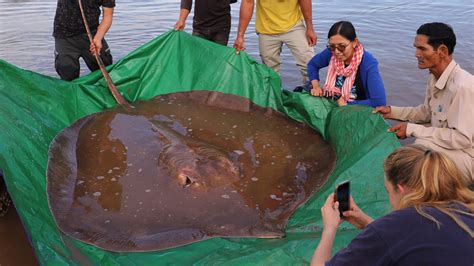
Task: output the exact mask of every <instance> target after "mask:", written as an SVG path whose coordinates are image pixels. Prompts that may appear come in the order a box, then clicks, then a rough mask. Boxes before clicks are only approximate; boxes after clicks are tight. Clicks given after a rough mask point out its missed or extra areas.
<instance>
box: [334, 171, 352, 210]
mask: <svg viewBox="0 0 474 266" xmlns="http://www.w3.org/2000/svg"><path fill="white" fill-rule="evenodd" d="M350 194H351V193H350V181H349V180H346V181H344V182H342V183H339V184H338V185H337V186H336V189H335V191H334V197H335V198H334V201H337V202H339V217H341V218H344V216H343V215H342V213H343V212H345V211H348V210H350V205H349V196H350Z"/></svg>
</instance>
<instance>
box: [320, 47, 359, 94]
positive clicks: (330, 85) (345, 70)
mask: <svg viewBox="0 0 474 266" xmlns="http://www.w3.org/2000/svg"><path fill="white" fill-rule="evenodd" d="M363 55H364V47H363V46H362V44H361V43H359V44H358V45H357V46H356V47H355V49H354V55H353V56H352V60H351V63H350V64H349V66H347V67H344V62H343V61H342V60H338V59H336V57H335V56H334V52H332V56H331V61H329V69H328V74H327V76H326V84H324V88H323V92H324V95H325V96H331V97H332V96H334V95H341V97H342V98H343V99H344V100H346V101H348V102H351V101H353V100H354V99H352V98H350V97H351V88H352V86H354V82H355V79H356V74H357V69H358V68H359V65H360V62H361V61H362V56H363ZM337 76H344V77H346V79H345V80H344V85H342V91H341V90H340V89H339V88H337V87H336V86H334V85H335V84H336V77H337Z"/></svg>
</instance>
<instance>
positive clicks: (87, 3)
mask: <svg viewBox="0 0 474 266" xmlns="http://www.w3.org/2000/svg"><path fill="white" fill-rule="evenodd" d="M81 2H82V6H83V9H84V14H85V15H86V17H87V22H88V24H89V28H90V30H91V32H95V31H96V30H97V27H99V17H100V7H101V6H103V7H108V8H113V7H115V0H82V1H81ZM83 33H86V28H85V27H84V22H83V21H82V15H81V10H80V9H79V5H78V2H77V0H58V5H57V7H56V15H55V17H54V30H53V36H54V37H55V38H61V39H63V38H68V37H73V36H77V35H80V34H83Z"/></svg>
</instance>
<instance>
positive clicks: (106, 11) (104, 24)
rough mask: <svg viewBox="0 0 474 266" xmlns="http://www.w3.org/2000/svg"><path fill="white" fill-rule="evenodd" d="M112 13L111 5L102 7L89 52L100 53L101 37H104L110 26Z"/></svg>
mask: <svg viewBox="0 0 474 266" xmlns="http://www.w3.org/2000/svg"><path fill="white" fill-rule="evenodd" d="M113 15H114V9H113V8H111V7H103V8H102V21H101V22H100V24H99V27H98V28H97V33H96V34H95V35H94V38H93V40H92V44H91V48H90V49H91V52H92V53H94V52H97V53H99V54H100V51H101V50H102V39H104V36H105V34H106V33H107V32H108V31H109V29H110V26H112V17H113Z"/></svg>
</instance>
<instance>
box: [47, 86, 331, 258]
mask: <svg viewBox="0 0 474 266" xmlns="http://www.w3.org/2000/svg"><path fill="white" fill-rule="evenodd" d="M223 106H225V108H224V107H223ZM231 108H233V109H231ZM334 163H335V154H334V151H333V149H332V148H331V146H330V145H329V144H327V143H326V142H324V141H323V140H322V138H321V136H320V135H319V134H317V133H316V132H315V131H314V130H312V129H311V128H309V127H306V126H304V125H302V124H299V123H296V122H294V121H292V120H289V119H288V118H286V117H284V116H283V115H281V114H280V113H277V112H275V111H272V110H270V109H264V108H261V107H257V106H254V105H252V104H251V103H250V102H249V101H248V100H247V99H245V98H241V97H237V96H231V95H225V94H222V93H209V92H205V91H195V92H191V93H175V94H170V95H166V96H162V97H159V98H157V99H155V100H152V101H148V102H141V103H138V104H137V105H136V108H135V109H133V110H126V109H122V108H117V109H114V110H110V111H107V112H103V113H100V114H95V115H92V116H89V117H86V118H84V119H81V120H80V121H78V122H76V123H75V124H74V125H73V126H72V127H70V128H68V129H66V130H65V131H63V132H62V133H61V134H60V135H58V137H57V138H56V139H55V141H54V142H53V145H52V148H51V150H50V162H49V168H48V176H47V178H48V194H49V197H50V202H51V208H52V211H53V214H54V216H55V219H56V221H57V222H58V224H59V227H60V228H61V229H62V230H63V231H65V232H66V233H67V234H69V235H71V236H74V237H76V238H78V239H81V240H83V241H85V242H88V243H92V244H94V245H97V246H99V247H101V248H104V249H107V250H114V251H143V250H158V249H164V248H169V247H174V246H180V245H183V244H187V243H190V242H195V241H199V240H202V239H206V238H209V237H213V236H235V237H239V236H252V237H263V238H269V237H270V238H272V237H282V236H283V235H284V226H285V224H286V222H287V220H288V218H289V216H290V215H291V214H292V213H293V212H294V210H295V209H296V208H297V207H298V206H299V205H300V204H302V203H304V202H305V201H306V200H307V199H308V198H309V197H310V196H311V195H312V193H314V192H315V191H317V190H318V189H319V188H320V187H321V186H322V185H323V184H324V182H325V181H326V179H327V177H328V175H329V173H330V171H331V170H332V169H333V167H334ZM64 177H66V178H64Z"/></svg>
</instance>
